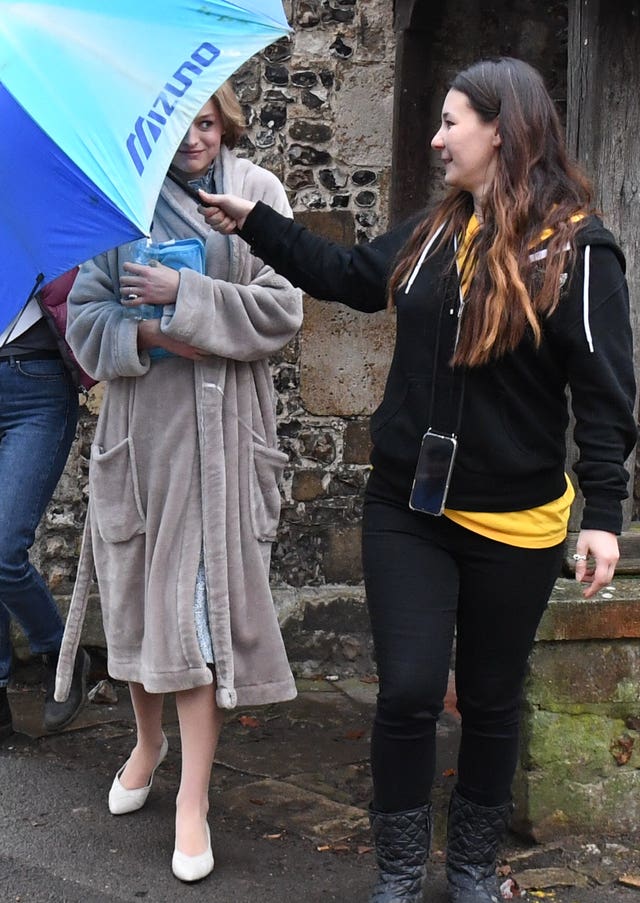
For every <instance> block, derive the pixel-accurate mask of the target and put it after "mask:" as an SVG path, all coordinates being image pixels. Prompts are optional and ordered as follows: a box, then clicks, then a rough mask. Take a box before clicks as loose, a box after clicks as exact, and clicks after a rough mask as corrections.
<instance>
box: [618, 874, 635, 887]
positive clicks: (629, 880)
mask: <svg viewBox="0 0 640 903" xmlns="http://www.w3.org/2000/svg"><path fill="white" fill-rule="evenodd" d="M618 883H619V884H623V885H624V886H625V887H637V888H640V875H620V877H619V878H618Z"/></svg>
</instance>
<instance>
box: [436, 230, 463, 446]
mask: <svg viewBox="0 0 640 903" xmlns="http://www.w3.org/2000/svg"><path fill="white" fill-rule="evenodd" d="M454 251H455V254H456V271H457V273H458V322H457V325H456V335H455V339H454V343H453V350H454V351H455V350H456V347H457V345H458V339H459V338H460V321H461V319H462V314H463V312H464V304H465V301H464V297H463V295H462V286H461V285H460V271H459V270H458V241H457V238H455V237H454ZM446 303H447V299H446V297H445V298H444V299H443V301H442V304H441V305H440V311H439V313H438V325H437V329H436V338H435V343H434V348H433V372H432V374H431V398H430V399H429V419H428V423H429V429H431V419H432V417H433V409H434V406H435V400H436V382H437V377H438V357H439V354H440V331H441V329H442V313H443V311H444V309H445V307H446ZM452 371H453V373H452V379H451V383H452V385H451V399H452V400H453V397H454V391H455V378H456V369H455V368H452ZM465 385H466V369H463V371H462V381H461V384H460V402H459V404H458V411H457V416H456V423H455V429H454V431H453V432H452V433H451V435H452V436H454V437H455V436H457V435H458V433H459V432H460V424H461V423H462V405H463V402H464V390H465Z"/></svg>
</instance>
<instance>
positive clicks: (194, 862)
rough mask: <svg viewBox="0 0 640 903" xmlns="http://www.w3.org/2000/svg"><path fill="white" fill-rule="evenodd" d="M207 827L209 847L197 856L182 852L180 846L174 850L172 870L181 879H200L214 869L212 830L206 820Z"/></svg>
mask: <svg viewBox="0 0 640 903" xmlns="http://www.w3.org/2000/svg"><path fill="white" fill-rule="evenodd" d="M205 828H206V829H207V849H206V850H205V851H204V853H198V854H197V855H196V856H187V854H186V853H181V852H180V850H179V849H178V847H176V848H175V849H174V851H173V859H172V860H171V870H172V872H173V874H174V875H175V876H176V878H179V879H180V881H200V880H201V878H206V877H207V875H209V874H210V873H211V872H212V871H213V851H212V849H211V831H210V830H209V825H208V824H207V823H206V822H205Z"/></svg>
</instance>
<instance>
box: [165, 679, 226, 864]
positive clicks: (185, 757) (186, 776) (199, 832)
mask: <svg viewBox="0 0 640 903" xmlns="http://www.w3.org/2000/svg"><path fill="white" fill-rule="evenodd" d="M215 691H216V685H215V682H214V683H212V684H208V685H207V686H204V687H196V688H195V689H193V690H183V691H181V692H179V693H176V708H177V710H178V719H179V721H180V739H181V742H182V772H181V775H180V789H179V790H178V796H177V799H176V847H177V849H178V850H180V852H181V853H184V854H185V855H187V856H197V855H199V854H200V853H203V852H204V851H205V850H206V849H207V834H206V829H205V819H206V817H207V813H208V811H209V782H210V780H211V769H212V767H213V760H214V757H215V754H216V748H217V746H218V738H219V736H220V729H221V728H222V723H223V720H224V714H223V712H222V710H221V709H219V708H218V706H217V705H216V697H215Z"/></svg>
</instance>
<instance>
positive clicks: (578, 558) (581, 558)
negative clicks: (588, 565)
mask: <svg viewBox="0 0 640 903" xmlns="http://www.w3.org/2000/svg"><path fill="white" fill-rule="evenodd" d="M573 560H574V561H586V560H587V556H586V555H580V554H579V553H578V552H576V553H575V555H574V556H573Z"/></svg>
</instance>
